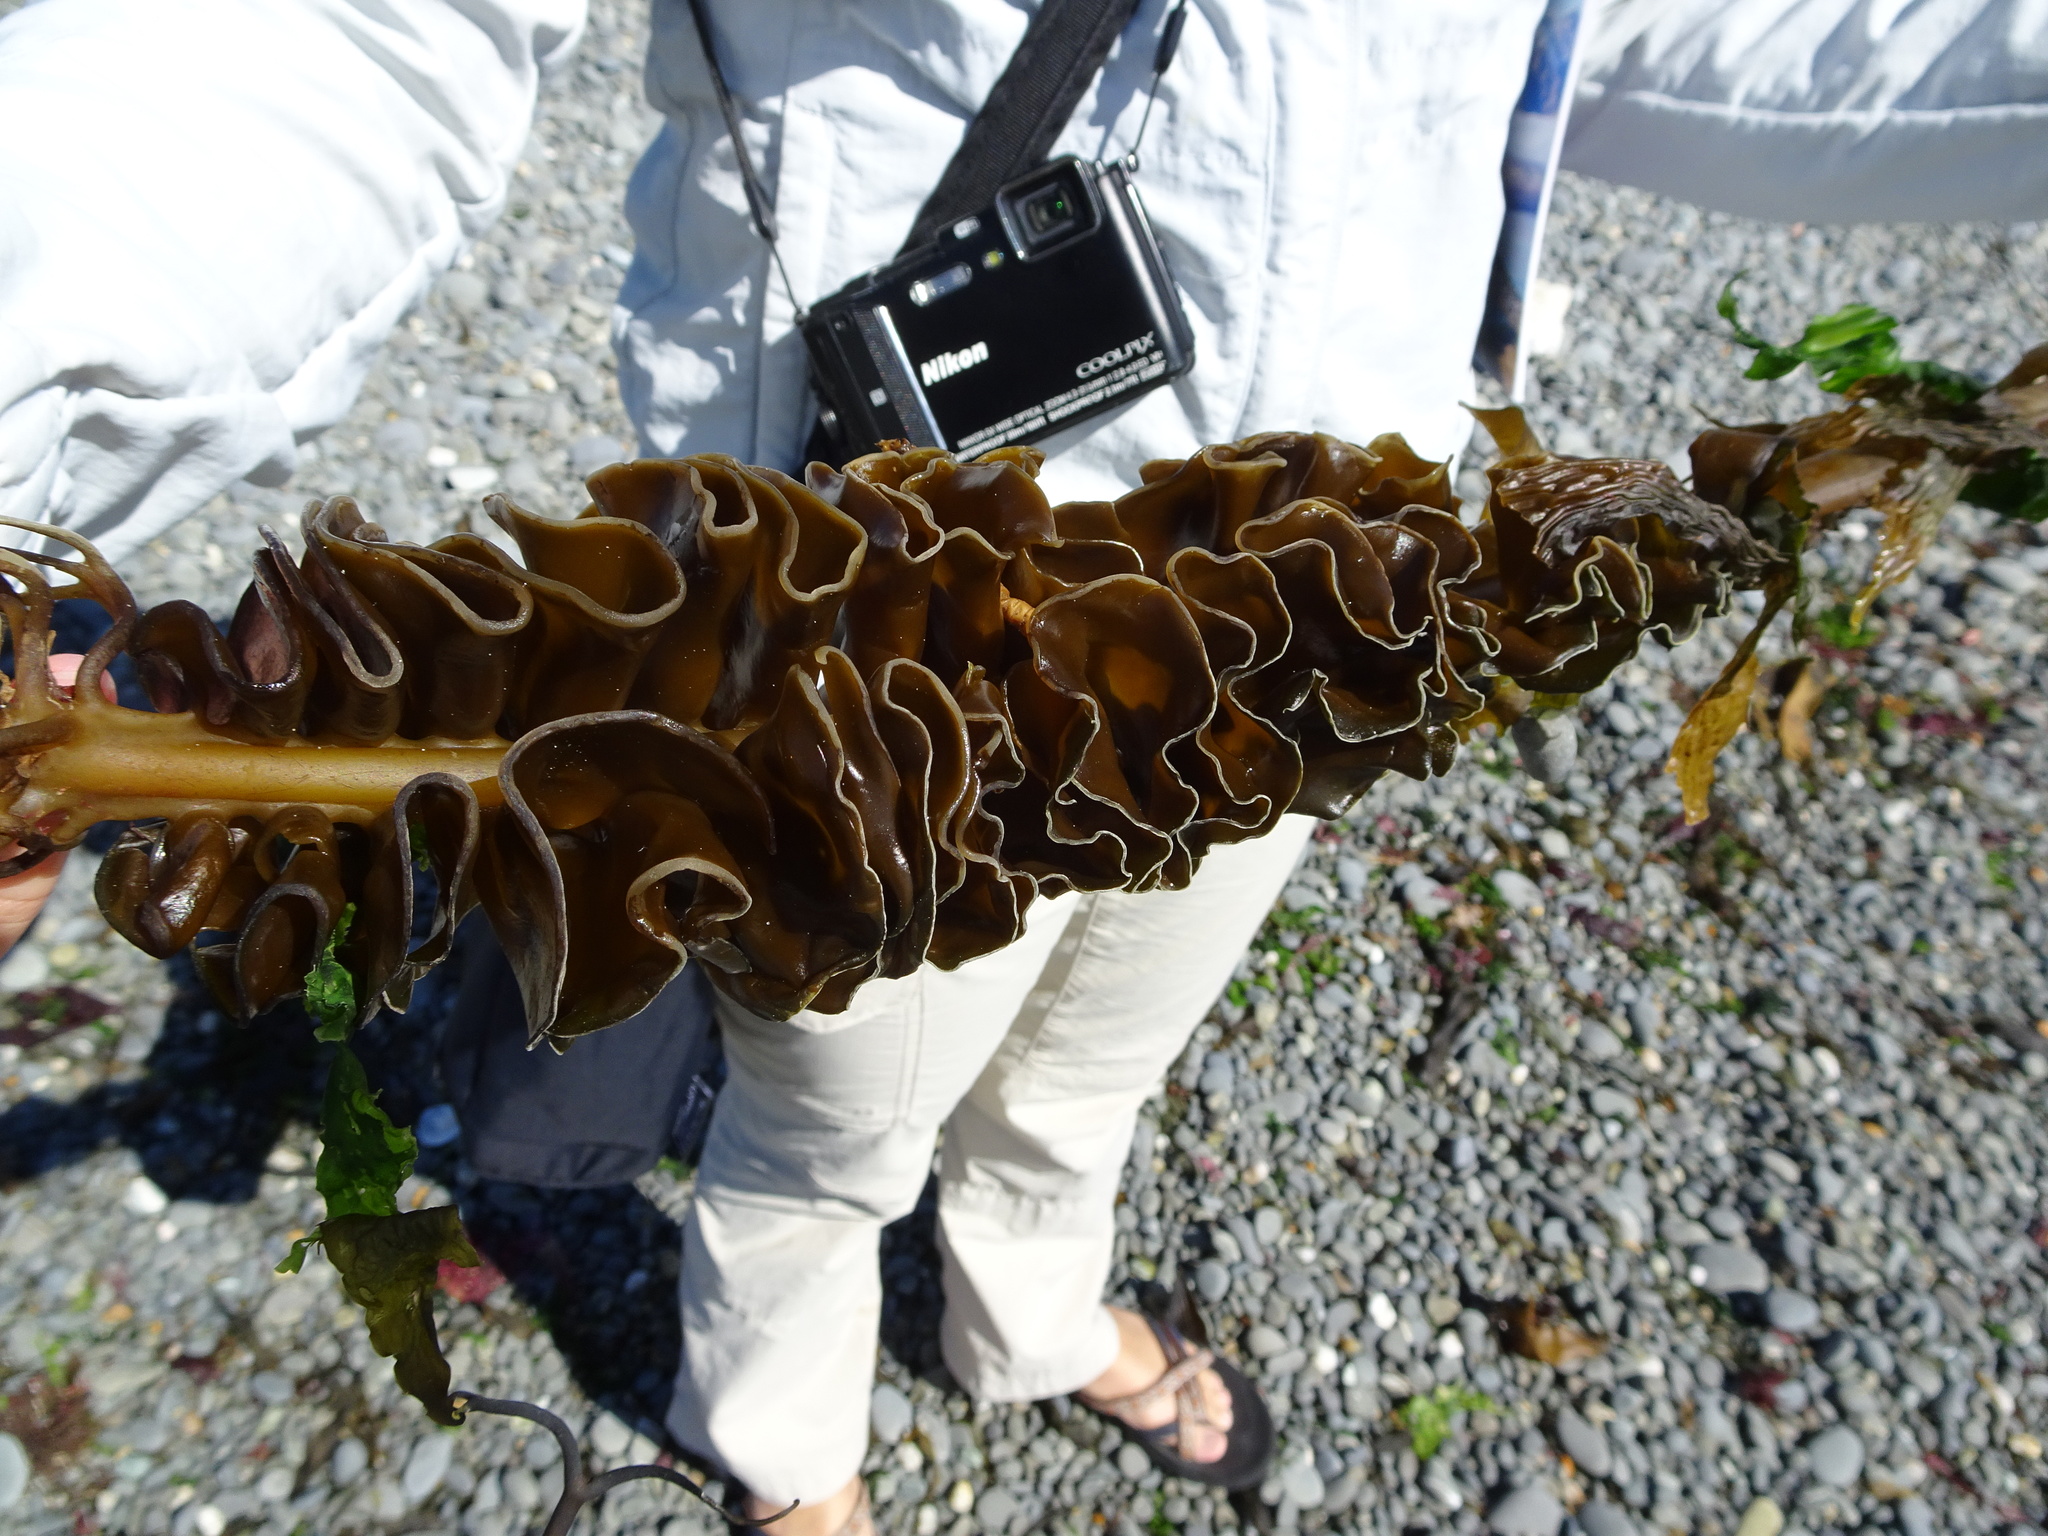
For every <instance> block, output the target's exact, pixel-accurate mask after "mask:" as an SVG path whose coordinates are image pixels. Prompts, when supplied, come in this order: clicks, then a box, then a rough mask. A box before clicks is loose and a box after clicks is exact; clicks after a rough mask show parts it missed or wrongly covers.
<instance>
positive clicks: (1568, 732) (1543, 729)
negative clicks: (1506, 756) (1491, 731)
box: [1508, 710, 1579, 787]
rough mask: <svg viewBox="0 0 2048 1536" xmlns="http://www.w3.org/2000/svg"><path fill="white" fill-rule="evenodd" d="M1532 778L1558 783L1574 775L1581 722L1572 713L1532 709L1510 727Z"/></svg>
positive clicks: (1546, 782)
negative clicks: (1573, 717)
mask: <svg viewBox="0 0 2048 1536" xmlns="http://www.w3.org/2000/svg"><path fill="white" fill-rule="evenodd" d="M1508 734H1509V735H1511V736H1512V737H1513V738H1514V742H1515V750H1516V751H1517V752H1519V753H1521V754H1522V767H1523V769H1524V771H1526V772H1527V773H1528V775H1529V777H1530V778H1532V779H1535V780H1537V781H1539V782H1540V783H1543V784H1548V785H1551V786H1552V787H1556V786H1559V785H1562V784H1563V783H1564V782H1565V780H1566V779H1568V778H1570V777H1571V771H1572V766H1573V764H1574V763H1576V762H1577V761H1578V756H1579V728H1578V723H1577V722H1576V721H1575V720H1573V719H1572V717H1571V716H1570V715H1565V714H1538V713H1537V712H1535V711H1534V710H1531V711H1530V712H1529V713H1528V714H1525V715H1523V716H1522V718H1521V719H1519V720H1517V721H1516V722H1515V723H1514V724H1513V725H1512V726H1510V727H1509V728H1508Z"/></svg>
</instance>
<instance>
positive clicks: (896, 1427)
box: [868, 1381, 914, 1445]
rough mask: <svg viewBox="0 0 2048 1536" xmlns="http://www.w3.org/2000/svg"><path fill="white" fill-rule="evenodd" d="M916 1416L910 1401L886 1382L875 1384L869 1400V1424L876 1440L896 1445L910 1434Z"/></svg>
mask: <svg viewBox="0 0 2048 1536" xmlns="http://www.w3.org/2000/svg"><path fill="white" fill-rule="evenodd" d="M913 1417H914V1415H913V1412H912V1409H911V1406H910V1399H909V1398H907V1397H905V1396H904V1395H903V1393H902V1392H901V1391H900V1390H899V1389H897V1388H896V1387H893V1386H891V1385H890V1384H889V1383H888V1382H886V1381H878V1382H876V1383H875V1390H874V1392H873V1394H872V1395H870V1396H869V1398H868V1424H869V1425H870V1427H872V1428H873V1430H874V1432H875V1438H876V1439H877V1440H879V1441H881V1442H882V1444H884V1445H894V1444H895V1443H896V1442H897V1441H899V1440H901V1439H902V1438H903V1437H904V1436H905V1435H907V1434H909V1433H910V1426H911V1422H912V1419H913Z"/></svg>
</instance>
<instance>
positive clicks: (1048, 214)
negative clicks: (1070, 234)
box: [1024, 187, 1074, 235]
mask: <svg viewBox="0 0 2048 1536" xmlns="http://www.w3.org/2000/svg"><path fill="white" fill-rule="evenodd" d="M1024 221H1025V222H1026V223H1027V224H1029V225H1030V226H1031V233H1032V234H1034V235H1049V234H1051V233H1053V231H1055V230H1057V229H1059V228H1060V227H1062V226H1063V225H1066V224H1071V223H1072V222H1073V221H1074V205H1073V204H1072V203H1071V202H1070V201H1069V200H1068V198H1067V194H1066V189H1065V188H1063V187H1049V188H1047V189H1046V190H1045V191H1043V192H1041V193H1039V194H1038V195H1037V196H1036V197H1034V198H1031V199H1029V200H1028V201H1027V202H1026V203H1025V204H1024Z"/></svg>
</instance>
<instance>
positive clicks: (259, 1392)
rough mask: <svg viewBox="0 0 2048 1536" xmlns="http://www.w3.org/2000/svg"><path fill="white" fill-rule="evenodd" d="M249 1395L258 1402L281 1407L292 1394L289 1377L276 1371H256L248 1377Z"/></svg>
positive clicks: (288, 1400) (290, 1398)
mask: <svg viewBox="0 0 2048 1536" xmlns="http://www.w3.org/2000/svg"><path fill="white" fill-rule="evenodd" d="M249 1395H250V1396H251V1397H253V1398H255V1399H256V1401H257V1402H259V1403H265V1404H268V1405H269V1406H270V1407H272V1408H281V1407H283V1406H284V1405H285V1404H286V1403H288V1402H290V1401H291V1400H292V1397H293V1395H294V1394H293V1389H292V1381H291V1378H290V1377H289V1376H285V1375H282V1374H281V1373H279V1372H277V1371H258V1372H257V1373H256V1374H255V1375H253V1376H251V1377H250V1378H249Z"/></svg>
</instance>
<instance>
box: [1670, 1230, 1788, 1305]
mask: <svg viewBox="0 0 2048 1536" xmlns="http://www.w3.org/2000/svg"><path fill="white" fill-rule="evenodd" d="M1711 1224H1712V1222H1711V1218H1710V1220H1709V1225H1711ZM1686 1278H1687V1279H1689V1280H1691V1281H1692V1283H1693V1284H1694V1285H1697V1286H1698V1287H1699V1288H1700V1289H1701V1290H1703V1291H1716V1292H1719V1293H1721V1294H1723V1295H1726V1294H1729V1293H1731V1292H1736V1291H1761V1290H1764V1289H1766V1288H1767V1287H1768V1286H1769V1285H1770V1283H1771V1271H1770V1269H1769V1267H1768V1266H1767V1265H1766V1264H1765V1263H1764V1261H1763V1257H1762V1255H1760V1254H1759V1253H1758V1252H1757V1251H1756V1250H1755V1249H1754V1248H1751V1247H1750V1246H1749V1245H1748V1244H1746V1243H1702V1244H1700V1246H1699V1247H1697V1248H1695V1249H1693V1251H1692V1253H1691V1255H1690V1256H1689V1267H1688V1268H1687V1270H1686Z"/></svg>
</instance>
